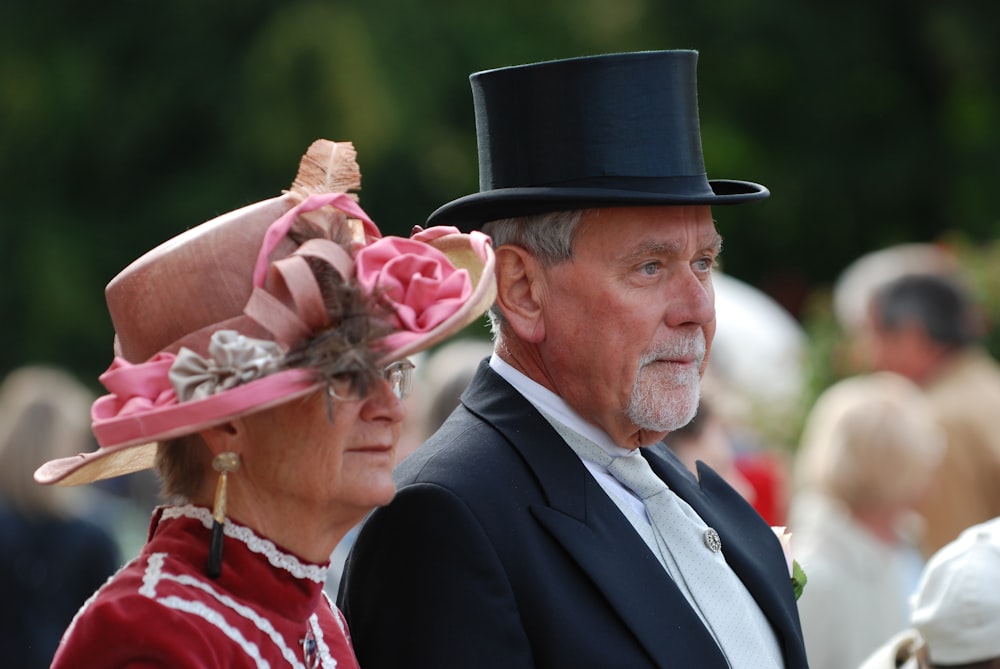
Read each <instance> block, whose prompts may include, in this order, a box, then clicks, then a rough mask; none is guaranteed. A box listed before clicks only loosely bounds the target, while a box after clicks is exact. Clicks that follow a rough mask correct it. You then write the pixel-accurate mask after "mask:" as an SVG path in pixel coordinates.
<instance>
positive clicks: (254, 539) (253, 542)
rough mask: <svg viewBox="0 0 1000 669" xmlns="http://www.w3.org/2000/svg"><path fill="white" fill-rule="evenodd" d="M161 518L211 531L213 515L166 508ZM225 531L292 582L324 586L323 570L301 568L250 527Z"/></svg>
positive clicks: (228, 527) (200, 510)
mask: <svg viewBox="0 0 1000 669" xmlns="http://www.w3.org/2000/svg"><path fill="white" fill-rule="evenodd" d="M163 518H191V519H193V520H199V521H201V524H202V525H204V526H205V527H206V528H208V529H211V527H212V512H211V511H210V510H208V509H206V508H202V507H198V506H190V505H187V506H171V507H167V508H166V509H164V511H163ZM224 529H225V533H226V536H227V537H232V538H233V539H236V540H237V541H241V542H242V543H244V544H246V547H247V548H249V549H250V550H251V551H252V552H254V553H257V554H258V555H263V556H264V557H266V558H267V561H268V562H270V563H271V565H272V566H274V567H276V568H278V569H283V570H284V571H287V572H288V573H290V574H291V575H292V576H294V577H295V578H302V579H307V580H310V581H312V582H314V583H326V572H327V568H326V567H321V566H319V565H314V564H303V563H302V561H301V560H299V559H298V558H297V557H295V556H294V555H289V554H288V553H284V552H282V551H280V550H279V549H278V547H277V546H275V545H274V542H273V541H270V540H268V539H265V538H263V537H261V536H258V535H257V534H256V533H254V531H253V530H251V529H250V528H249V527H246V526H243V525H237V524H236V523H233V522H227V523H226V524H225V528H224Z"/></svg>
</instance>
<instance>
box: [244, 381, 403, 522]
mask: <svg viewBox="0 0 1000 669" xmlns="http://www.w3.org/2000/svg"><path fill="white" fill-rule="evenodd" d="M403 416H404V411H403V404H402V402H401V401H400V400H399V398H397V397H396V395H395V394H394V393H393V392H392V390H391V389H390V387H389V384H388V383H387V382H386V381H385V380H383V379H381V378H380V379H378V380H377V381H375V382H374V383H373V384H372V387H371V389H370V391H369V393H368V395H367V396H366V397H364V398H361V399H355V400H341V399H336V398H333V397H329V396H328V395H327V393H326V391H320V392H317V393H314V394H312V395H309V396H307V397H305V398H303V399H300V400H295V401H292V402H289V403H287V404H284V405H281V406H278V407H275V408H273V409H269V410H266V411H262V412H260V413H257V414H253V415H250V416H246V417H244V418H243V419H242V422H243V425H244V426H245V428H246V433H245V437H246V439H245V441H244V446H245V448H244V452H243V453H241V454H240V469H239V471H238V472H237V473H236V474H235V476H234V477H233V479H232V480H234V482H235V480H236V479H237V478H238V479H239V480H240V483H241V487H243V486H246V487H247V490H248V492H249V493H250V494H251V495H253V496H254V498H255V499H254V500H244V502H248V501H249V502H250V503H251V504H255V502H259V503H261V504H270V505H275V506H280V507H282V508H288V509H291V510H294V511H293V512H297V513H301V512H306V513H321V514H324V515H325V517H327V518H329V519H330V521H331V522H347V523H352V524H353V523H356V522H358V521H360V520H361V519H362V518H363V517H364V515H365V514H367V513H368V511H370V510H371V509H372V508H374V507H376V506H381V505H384V504H387V503H388V502H389V501H391V500H392V497H393V495H394V494H395V484H394V482H393V479H392V468H393V463H394V458H395V449H396V442H397V440H398V439H399V430H400V423H401V421H402V419H403Z"/></svg>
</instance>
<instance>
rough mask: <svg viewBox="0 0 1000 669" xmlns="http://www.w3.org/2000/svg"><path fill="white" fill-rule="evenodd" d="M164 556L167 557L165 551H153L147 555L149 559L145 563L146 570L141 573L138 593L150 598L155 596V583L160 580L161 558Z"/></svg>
mask: <svg viewBox="0 0 1000 669" xmlns="http://www.w3.org/2000/svg"><path fill="white" fill-rule="evenodd" d="M165 557H167V554H166V553H153V554H152V555H150V556H149V561H148V562H147V563H146V571H144V572H143V574H142V587H141V588H139V594H140V595H145V596H146V597H149V598H150V599H154V598H155V597H156V585H157V584H158V583H159V582H160V576H161V574H162V570H163V559H164V558H165Z"/></svg>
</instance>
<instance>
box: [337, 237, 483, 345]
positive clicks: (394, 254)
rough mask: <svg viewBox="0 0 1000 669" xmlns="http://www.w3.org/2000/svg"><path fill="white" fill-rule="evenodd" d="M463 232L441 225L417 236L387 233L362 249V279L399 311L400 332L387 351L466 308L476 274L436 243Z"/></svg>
mask: <svg viewBox="0 0 1000 669" xmlns="http://www.w3.org/2000/svg"><path fill="white" fill-rule="evenodd" d="M450 234H460V233H459V231H458V229H457V228H453V227H444V226H439V227H435V228H429V229H427V230H422V231H420V232H418V233H417V234H415V235H414V236H413V237H412V238H410V239H406V238H403V237H383V238H381V239H378V240H375V241H374V242H372V243H371V244H368V245H367V246H364V247H362V248H360V249H359V250H358V252H357V254H356V256H355V265H356V270H355V273H356V277H357V280H358V283H359V284H360V285H361V286H362V287H363V289H364V290H365V291H366V292H368V293H369V294H377V295H379V296H380V298H381V299H382V300H383V301H384V302H385V303H387V304H388V305H389V306H390V307H391V308H392V310H393V312H394V314H395V316H394V318H395V322H394V325H395V326H396V327H397V328H398V331H397V332H394V333H393V334H390V335H388V336H387V337H386V338H385V339H384V340H383V345H384V347H385V348H386V349H389V350H395V349H401V348H404V347H406V346H407V345H408V344H409V343H410V342H411V341H413V340H415V339H418V338H420V337H421V336H423V335H425V334H426V333H428V332H431V331H432V330H434V328H436V327H438V326H440V325H441V324H442V323H445V322H446V321H447V320H448V319H449V318H451V317H452V316H453V315H454V314H455V313H457V312H458V311H459V310H461V309H462V308H463V307H464V306H465V304H466V303H467V301H468V299H469V296H470V295H471V294H472V291H473V286H472V278H471V277H470V276H469V272H468V271H467V270H465V269H458V268H456V267H455V266H454V265H453V264H452V263H451V261H450V260H449V259H448V257H447V256H446V255H445V254H444V253H443V252H441V251H440V250H438V249H436V248H435V247H433V246H431V245H430V244H431V242H432V241H433V240H434V239H437V238H440V237H444V236H447V235H450Z"/></svg>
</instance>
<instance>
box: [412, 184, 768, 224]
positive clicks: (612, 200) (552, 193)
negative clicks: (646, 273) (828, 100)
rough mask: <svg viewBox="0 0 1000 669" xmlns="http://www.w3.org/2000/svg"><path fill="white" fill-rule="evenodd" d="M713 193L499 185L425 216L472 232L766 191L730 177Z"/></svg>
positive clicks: (726, 200) (718, 201)
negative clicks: (577, 213) (526, 219)
mask: <svg viewBox="0 0 1000 669" xmlns="http://www.w3.org/2000/svg"><path fill="white" fill-rule="evenodd" d="M708 184H709V185H710V186H711V188H712V193H711V194H709V195H706V194H701V193H697V194H678V193H662V192H644V191H634V190H621V189H613V188H587V189H584V188H580V187H578V186H577V187H530V188H498V189H494V190H490V191H486V192H481V193H474V194H472V195H466V196H465V197H461V198H459V199H457V200H453V201H452V202H449V203H448V204H445V205H443V206H441V207H439V208H438V209H437V210H436V211H434V212H433V213H432V214H431V215H430V216H429V217H428V218H427V225H428V227H429V226H432V225H453V226H455V227H457V228H458V229H459V230H461V231H463V232H469V231H472V230H477V229H480V228H481V227H482V225H483V224H484V223H488V222H490V221H497V220H501V219H505V218H514V217H519V216H533V215H536V214H546V213H550V212H554V211H566V210H577V209H594V208H605V207H642V206H670V205H710V206H714V205H731V204H741V203H743V202H752V201H754V200H763V199H766V198H767V197H768V196H769V195H770V191H768V189H767V188H766V187H765V186H762V185H761V184H757V183H753V182H751V181H737V180H732V179H712V180H709V182H708Z"/></svg>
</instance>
